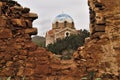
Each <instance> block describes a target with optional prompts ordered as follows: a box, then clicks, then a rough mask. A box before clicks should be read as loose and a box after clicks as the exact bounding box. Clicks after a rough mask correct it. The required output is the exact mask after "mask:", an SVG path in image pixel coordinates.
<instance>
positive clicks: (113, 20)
mask: <svg viewBox="0 0 120 80" xmlns="http://www.w3.org/2000/svg"><path fill="white" fill-rule="evenodd" d="M88 3H89V7H90V32H91V36H90V40H89V41H88V42H86V44H85V45H84V46H83V47H80V48H78V50H77V51H76V52H75V53H74V58H75V61H76V62H77V63H78V65H79V66H80V67H82V66H83V67H84V68H85V69H83V71H84V72H87V73H88V75H89V77H90V76H93V74H92V75H90V73H91V72H92V73H94V76H93V77H91V79H92V80H94V79H95V78H101V79H102V80H120V58H119V57H120V0H88Z"/></svg>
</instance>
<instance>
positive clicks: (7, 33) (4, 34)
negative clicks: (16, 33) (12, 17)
mask: <svg viewBox="0 0 120 80" xmlns="http://www.w3.org/2000/svg"><path fill="white" fill-rule="evenodd" d="M11 37H12V32H11V30H10V29H3V30H0V38H11Z"/></svg>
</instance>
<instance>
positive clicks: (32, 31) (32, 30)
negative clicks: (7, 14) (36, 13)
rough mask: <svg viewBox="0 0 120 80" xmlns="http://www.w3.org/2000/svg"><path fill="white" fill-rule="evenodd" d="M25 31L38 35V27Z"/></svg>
mask: <svg viewBox="0 0 120 80" xmlns="http://www.w3.org/2000/svg"><path fill="white" fill-rule="evenodd" d="M25 33H26V34H30V35H36V34H37V28H30V29H25Z"/></svg>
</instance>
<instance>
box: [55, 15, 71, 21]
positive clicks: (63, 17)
mask: <svg viewBox="0 0 120 80" xmlns="http://www.w3.org/2000/svg"><path fill="white" fill-rule="evenodd" d="M65 21H67V22H69V23H72V22H73V19H72V17H71V16H69V15H68V14H59V15H58V16H56V17H55V19H54V20H53V23H56V22H58V23H62V22H65Z"/></svg>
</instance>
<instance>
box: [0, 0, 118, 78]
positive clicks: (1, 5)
mask: <svg viewBox="0 0 120 80" xmlns="http://www.w3.org/2000/svg"><path fill="white" fill-rule="evenodd" d="M88 2H89V6H90V30H91V31H90V32H91V39H90V40H89V41H88V42H87V43H86V44H85V45H84V46H83V47H80V48H78V50H77V51H76V52H75V53H74V55H73V56H74V61H70V62H67V63H65V62H64V63H63V62H62V61H60V60H58V59H57V58H55V57H54V56H53V54H52V53H50V52H48V51H46V50H45V49H43V48H39V47H38V46H37V45H35V44H34V43H32V41H31V35H35V34H36V33H37V29H36V28H33V27H32V22H33V20H35V19H36V18H37V17H38V16H37V15H36V14H34V13H30V9H29V8H23V7H22V6H21V5H20V4H18V3H17V2H15V1H12V0H9V1H8V0H1V1H0V78H2V79H3V80H5V79H6V78H8V77H11V80H21V79H22V78H25V80H80V79H81V78H82V77H89V78H91V79H93V80H94V79H95V78H98V77H100V78H102V79H103V80H108V79H109V80H119V79H120V78H119V77H120V68H119V66H120V58H119V57H120V11H119V10H120V6H119V5H120V1H118V0H114V1H113V0H88ZM73 63H74V64H73ZM91 72H94V76H92V77H91V75H89V73H91Z"/></svg>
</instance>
